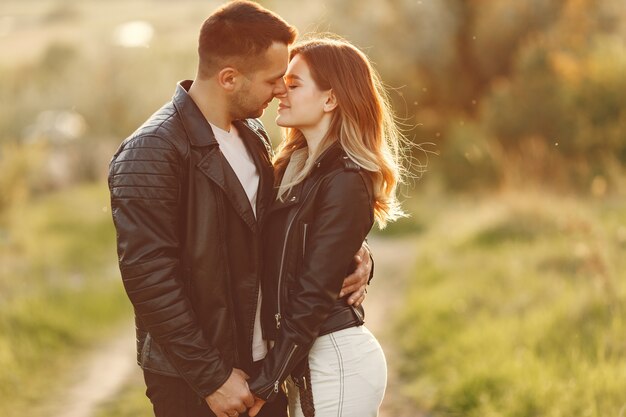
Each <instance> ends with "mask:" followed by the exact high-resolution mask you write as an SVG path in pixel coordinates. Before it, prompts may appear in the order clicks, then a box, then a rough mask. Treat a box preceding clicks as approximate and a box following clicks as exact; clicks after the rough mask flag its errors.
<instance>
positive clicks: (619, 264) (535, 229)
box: [394, 194, 626, 417]
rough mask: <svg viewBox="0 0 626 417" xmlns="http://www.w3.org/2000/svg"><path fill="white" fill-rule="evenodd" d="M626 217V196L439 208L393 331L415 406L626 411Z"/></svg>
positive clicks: (466, 412) (514, 412)
mask: <svg viewBox="0 0 626 417" xmlns="http://www.w3.org/2000/svg"><path fill="white" fill-rule="evenodd" d="M448 203H450V202H448ZM449 205H450V206H452V204H449ZM625 213H626V207H625V206H624V203H623V201H622V202H617V201H615V202H612V203H610V204H607V203H603V204H594V205H589V204H583V203H581V202H580V201H577V200H557V199H556V198H554V197H549V196H546V195H537V194H535V195H529V194H524V195H519V194H517V195H505V196H504V197H498V198H489V199H484V200H482V201H480V202H472V201H457V204H456V205H455V207H454V208H448V209H447V210H445V211H443V212H439V213H437V212H433V216H431V219H432V222H431V225H430V227H429V229H428V231H427V233H425V234H424V235H422V236H421V237H420V241H421V242H422V243H423V244H421V245H419V247H420V248H421V249H420V257H419V259H418V262H417V264H416V268H415V273H414V281H413V282H412V283H411V284H410V286H411V287H412V288H411V289H410V291H408V292H407V298H406V299H405V300H404V303H403V305H404V307H403V308H402V312H401V314H400V316H399V318H398V319H397V321H396V325H395V326H396V327H395V332H394V334H395V337H396V340H397V341H398V345H399V348H400V351H401V355H402V362H401V363H400V365H399V367H398V369H399V372H400V374H401V378H402V386H403V387H404V388H403V391H404V394H405V396H406V397H407V399H410V401H411V403H412V405H411V406H410V407H408V408H413V409H414V410H422V412H424V415H431V416H434V417H436V416H450V415H455V416H456V415H458V416H465V417H473V416H481V417H484V416H494V417H495V416H516V417H531V416H538V415H541V416H553V417H557V416H559V417H560V416H563V417H566V416H574V415H576V416H583V415H584V416H589V417H600V416H617V415H619V414H620V410H621V409H622V407H623V405H624V388H625V387H626V378H625V375H626V372H625V371H626V367H625V366H626V349H625V346H626V344H625V343H624V342H625V337H624V335H625V334H626V310H625V307H626V304H625V302H626V288H625V287H624V282H623V280H622V279H621V278H622V275H623V271H624V270H625V269H626V263H625V262H624V258H623V256H622V255H621V254H622V252H623V249H624V245H625V244H626V228H625V226H624V224H626V217H625ZM599 219H602V220H599ZM444 230H447V233H446V234H443V231H444Z"/></svg>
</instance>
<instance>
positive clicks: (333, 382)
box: [287, 326, 387, 417]
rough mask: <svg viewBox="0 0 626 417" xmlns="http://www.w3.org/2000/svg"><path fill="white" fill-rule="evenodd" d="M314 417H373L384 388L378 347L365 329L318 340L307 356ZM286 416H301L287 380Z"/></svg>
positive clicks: (297, 396) (382, 357) (297, 399)
mask: <svg viewBox="0 0 626 417" xmlns="http://www.w3.org/2000/svg"><path fill="white" fill-rule="evenodd" d="M309 367H310V368H311V387H312V390H313V402H314V404H315V417H376V416H377V415H378V408H379V407H380V404H381V403H382V400H383V397H384V395H385V387H386V385H387V363H386V361H385V355H384V353H383V350H382V348H381V347H380V344H379V343H378V341H377V340H376V338H375V337H374V335H372V333H370V331H369V330H368V329H367V328H365V326H359V327H350V328H348V329H344V330H340V331H338V332H334V333H330V334H327V335H324V336H321V337H318V338H317V340H316V341H315V343H314V344H313V347H312V348H311V352H310V353H309ZM287 387H288V396H289V416H290V417H303V414H302V409H301V408H300V393H299V390H298V388H297V387H296V386H295V385H294V384H293V382H292V381H291V379H288V381H287Z"/></svg>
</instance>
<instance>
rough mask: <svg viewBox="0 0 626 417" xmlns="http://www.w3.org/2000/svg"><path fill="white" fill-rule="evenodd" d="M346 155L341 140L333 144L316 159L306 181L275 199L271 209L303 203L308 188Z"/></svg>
mask: <svg viewBox="0 0 626 417" xmlns="http://www.w3.org/2000/svg"><path fill="white" fill-rule="evenodd" d="M345 157H346V156H345V152H344V150H343V148H342V147H341V145H340V144H339V142H334V143H333V144H331V145H330V146H329V147H328V148H327V149H326V150H324V152H322V154H321V155H320V156H319V157H318V158H317V159H316V160H315V164H314V166H313V169H312V171H311V172H310V173H309V175H308V176H307V177H306V178H305V179H304V181H302V182H301V183H299V184H296V185H295V186H293V187H292V189H291V191H290V192H289V195H287V196H285V198H284V199H283V200H275V199H274V201H273V202H272V208H271V210H272V211H274V210H281V209H284V208H286V207H291V206H294V205H296V204H299V203H301V201H302V199H303V198H304V197H305V196H306V194H307V193H308V190H309V189H310V188H311V187H312V186H313V184H314V183H315V182H316V181H317V179H318V178H320V177H321V176H323V175H325V174H327V173H329V172H330V171H332V170H333V169H335V168H337V167H340V166H341V163H342V158H345Z"/></svg>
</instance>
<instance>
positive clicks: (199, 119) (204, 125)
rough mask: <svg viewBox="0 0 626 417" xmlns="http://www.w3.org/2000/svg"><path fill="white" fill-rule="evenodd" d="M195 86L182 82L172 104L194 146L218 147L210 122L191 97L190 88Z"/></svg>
mask: <svg viewBox="0 0 626 417" xmlns="http://www.w3.org/2000/svg"><path fill="white" fill-rule="evenodd" d="M191 84H193V81H191V80H185V81H181V82H179V83H178V84H177V85H176V91H175V92H174V97H173V98H172V102H173V103H174V107H176V110H177V111H178V114H179V115H180V119H181V120H182V122H183V126H184V127H185V133H187V137H188V138H189V142H190V143H191V145H192V146H212V145H213V146H217V140H215V135H213V131H212V130H211V126H210V125H209V122H207V120H206V119H205V118H204V115H203V114H202V112H201V111H200V109H199V108H198V106H197V105H196V103H195V102H194V101H193V99H192V98H191V97H190V96H189V93H188V91H189V88H190V87H191Z"/></svg>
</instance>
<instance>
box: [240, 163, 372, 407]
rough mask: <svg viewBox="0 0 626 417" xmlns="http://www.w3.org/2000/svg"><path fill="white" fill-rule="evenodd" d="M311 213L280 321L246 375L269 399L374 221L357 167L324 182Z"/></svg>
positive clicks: (311, 336) (309, 340) (311, 337)
mask: <svg viewBox="0 0 626 417" xmlns="http://www.w3.org/2000/svg"><path fill="white" fill-rule="evenodd" d="M322 187H323V188H322V189H321V190H320V192H319V193H318V194H317V199H318V201H316V202H315V212H316V214H315V219H314V221H313V222H312V224H310V225H309V226H308V231H309V232H308V236H307V245H306V253H305V254H304V260H303V265H302V267H301V268H300V270H299V272H298V275H297V276H296V279H295V287H294V289H295V293H294V294H291V293H290V296H289V300H288V304H287V305H286V308H285V310H284V312H281V313H282V314H283V318H282V321H281V327H280V330H279V333H278V336H277V339H276V343H275V345H274V347H273V348H272V350H270V352H269V353H268V355H267V357H266V358H265V360H264V363H263V370H262V372H261V374H260V375H259V377H258V378H256V379H254V380H252V381H249V385H250V390H251V391H253V392H254V393H255V394H256V395H257V396H258V397H260V398H263V399H266V400H272V399H273V398H274V397H275V393H277V392H278V387H279V385H280V384H282V382H283V380H284V379H285V378H286V377H287V375H289V373H290V372H291V371H292V370H293V368H294V367H295V366H296V365H297V364H298V363H299V362H300V361H301V360H302V359H304V358H305V357H306V356H307V355H308V352H309V350H310V347H311V346H312V344H313V342H314V341H315V339H316V338H317V335H318V334H319V329H320V327H321V325H322V324H323V323H324V321H325V320H326V318H327V317H328V315H329V314H330V311H331V310H332V307H333V305H334V303H335V301H336V300H337V297H338V295H339V291H340V290H341V286H342V283H343V279H344V278H345V276H346V273H347V272H348V270H349V267H350V265H351V263H352V259H353V257H354V254H355V253H356V252H357V250H358V249H359V248H360V246H361V244H362V243H363V240H364V239H365V236H366V235H367V233H368V232H369V230H370V228H371V227H372V224H373V212H372V203H371V201H370V197H369V194H368V192H367V187H366V185H365V183H364V179H363V178H362V176H361V175H360V174H359V173H358V172H348V171H342V172H340V173H339V174H337V175H335V176H333V177H332V178H330V179H329V181H328V182H327V183H326V184H322Z"/></svg>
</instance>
